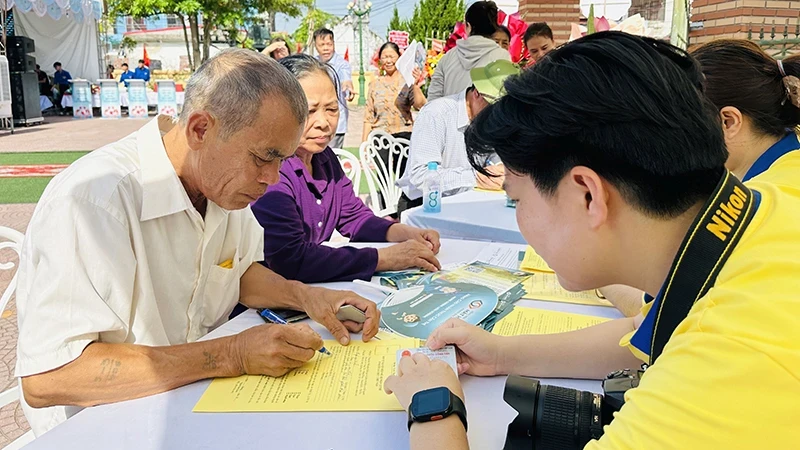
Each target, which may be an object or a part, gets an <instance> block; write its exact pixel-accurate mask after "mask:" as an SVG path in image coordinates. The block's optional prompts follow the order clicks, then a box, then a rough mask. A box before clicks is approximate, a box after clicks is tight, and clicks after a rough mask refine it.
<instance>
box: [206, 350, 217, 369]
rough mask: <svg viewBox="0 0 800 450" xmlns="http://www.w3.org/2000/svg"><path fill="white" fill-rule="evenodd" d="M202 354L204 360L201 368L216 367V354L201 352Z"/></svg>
mask: <svg viewBox="0 0 800 450" xmlns="http://www.w3.org/2000/svg"><path fill="white" fill-rule="evenodd" d="M203 356H204V357H205V362H204V363H203V369H206V370H213V369H216V368H217V355H212V354H211V353H208V352H203Z"/></svg>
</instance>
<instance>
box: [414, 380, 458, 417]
mask: <svg viewBox="0 0 800 450" xmlns="http://www.w3.org/2000/svg"><path fill="white" fill-rule="evenodd" d="M449 406H450V390H448V389H447V388H446V387H438V388H434V389H428V390H426V391H420V392H417V393H416V394H414V397H413V399H412V400H411V414H412V415H413V416H414V417H424V416H429V415H434V414H442V413H443V412H444V411H446V410H447V408H448V407H449Z"/></svg>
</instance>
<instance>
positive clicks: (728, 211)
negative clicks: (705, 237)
mask: <svg viewBox="0 0 800 450" xmlns="http://www.w3.org/2000/svg"><path fill="white" fill-rule="evenodd" d="M749 198H750V196H749V195H748V191H745V190H743V189H742V188H740V187H739V186H736V185H734V186H733V193H731V194H730V196H729V197H728V201H727V202H726V201H725V199H722V201H721V202H720V203H719V205H717V206H718V209H717V210H716V211H715V212H714V215H713V216H711V221H710V222H708V223H706V227H705V228H706V230H708V231H710V232H711V233H712V234H713V235H714V236H716V237H717V238H718V239H719V240H720V241H722V242H725V241H726V240H727V239H728V236H729V235H730V232H731V230H732V229H733V228H732V227H733V226H735V225H736V220H738V219H739V216H740V215H741V214H742V209H743V208H744V206H745V204H746V203H747V201H748V200H749Z"/></svg>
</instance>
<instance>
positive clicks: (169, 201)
mask: <svg viewBox="0 0 800 450" xmlns="http://www.w3.org/2000/svg"><path fill="white" fill-rule="evenodd" d="M171 126H172V124H171V121H170V119H169V118H166V117H163V116H162V117H159V118H158V119H154V120H152V121H150V122H149V123H147V125H145V126H144V127H142V128H141V129H140V130H139V131H137V132H135V133H133V134H131V135H130V136H127V137H125V138H123V139H122V140H120V141H117V142H115V143H112V144H109V145H107V146H105V147H103V148H101V149H98V150H95V151H93V152H92V153H90V154H89V155H86V156H84V157H83V158H81V159H79V160H78V161H76V162H75V163H74V164H72V165H71V166H70V167H69V168H67V169H66V170H65V171H63V172H62V173H60V174H59V175H58V176H56V177H55V178H53V181H51V182H50V184H49V185H48V186H47V189H46V190H45V192H44V194H43V195H42V198H41V200H40V201H39V204H38V205H37V206H36V210H35V211H34V213H33V218H32V219H31V223H30V225H29V226H28V231H27V234H26V236H25V241H24V243H23V249H22V255H21V257H20V267H19V279H18V283H19V284H18V289H17V312H18V315H19V342H18V346H17V367H16V374H15V375H16V376H17V377H24V376H28V375H33V374H38V373H42V372H46V371H49V370H52V369H55V368H58V367H61V366H63V365H64V364H67V363H69V362H70V361H73V360H74V359H76V358H77V357H78V356H80V354H81V352H83V349H84V348H85V347H86V346H87V345H89V344H90V343H91V342H94V341H97V342H106V343H131V344H140V345H148V346H165V345H176V344H182V343H186V342H193V341H195V340H197V339H198V338H200V337H202V336H203V335H205V334H206V333H208V332H209V331H210V330H211V329H213V328H214V327H216V326H219V325H220V324H222V323H223V322H224V321H225V320H227V317H228V315H229V314H230V313H231V311H232V310H233V307H234V306H235V305H236V303H237V302H238V300H239V279H240V278H241V276H242V275H243V274H244V272H245V271H246V270H247V268H248V267H250V265H251V264H252V263H253V262H255V261H261V260H262V259H263V248H264V245H263V240H264V234H263V230H262V228H261V226H260V225H259V224H258V222H257V221H256V220H255V218H254V217H253V214H252V212H251V211H250V208H249V207H248V208H246V209H242V210H238V211H226V210H223V209H222V208H220V207H219V206H217V205H216V204H214V203H212V202H210V201H209V202H208V207H207V212H206V215H205V218H203V217H202V216H201V215H200V214H199V213H198V212H197V210H196V209H195V208H194V207H193V206H192V203H191V201H190V200H189V197H188V195H187V194H186V191H185V190H184V188H183V185H182V184H181V182H180V180H179V179H178V176H177V174H176V173H175V169H174V168H173V166H172V163H171V162H170V160H169V158H168V157H167V153H166V150H165V148H164V144H163V142H162V140H161V136H162V133H165V132H166V131H167V130H168V129H169V128H170V127H171ZM227 260H232V264H233V267H232V268H223V267H221V266H220V264H222V263H224V262H226V261H227ZM76 409H77V408H70V411H69V413H68V412H67V410H66V409H65V407H51V408H42V409H33V408H30V407H28V406H27V405H25V404H24V401H23V410H24V412H25V416H26V417H27V419H28V422H29V423H30V424H31V428H33V430H34V433H35V434H36V435H39V434H41V433H44V432H45V431H47V430H48V429H50V428H52V427H53V426H55V425H57V424H58V423H60V422H62V421H63V420H65V419H66V418H67V417H69V416H71V415H72V414H71V413H74V410H76Z"/></svg>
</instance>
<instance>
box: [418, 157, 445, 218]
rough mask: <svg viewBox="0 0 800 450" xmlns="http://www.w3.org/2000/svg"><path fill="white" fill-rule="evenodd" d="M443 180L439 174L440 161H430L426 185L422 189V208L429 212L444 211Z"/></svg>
mask: <svg viewBox="0 0 800 450" xmlns="http://www.w3.org/2000/svg"><path fill="white" fill-rule="evenodd" d="M441 186H442V180H441V176H440V175H439V163H437V162H433V161H431V162H429V163H428V173H427V174H426V175H425V186H424V189H423V191H422V200H423V203H422V208H423V210H424V211H425V212H428V213H438V212H442V192H441Z"/></svg>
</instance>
